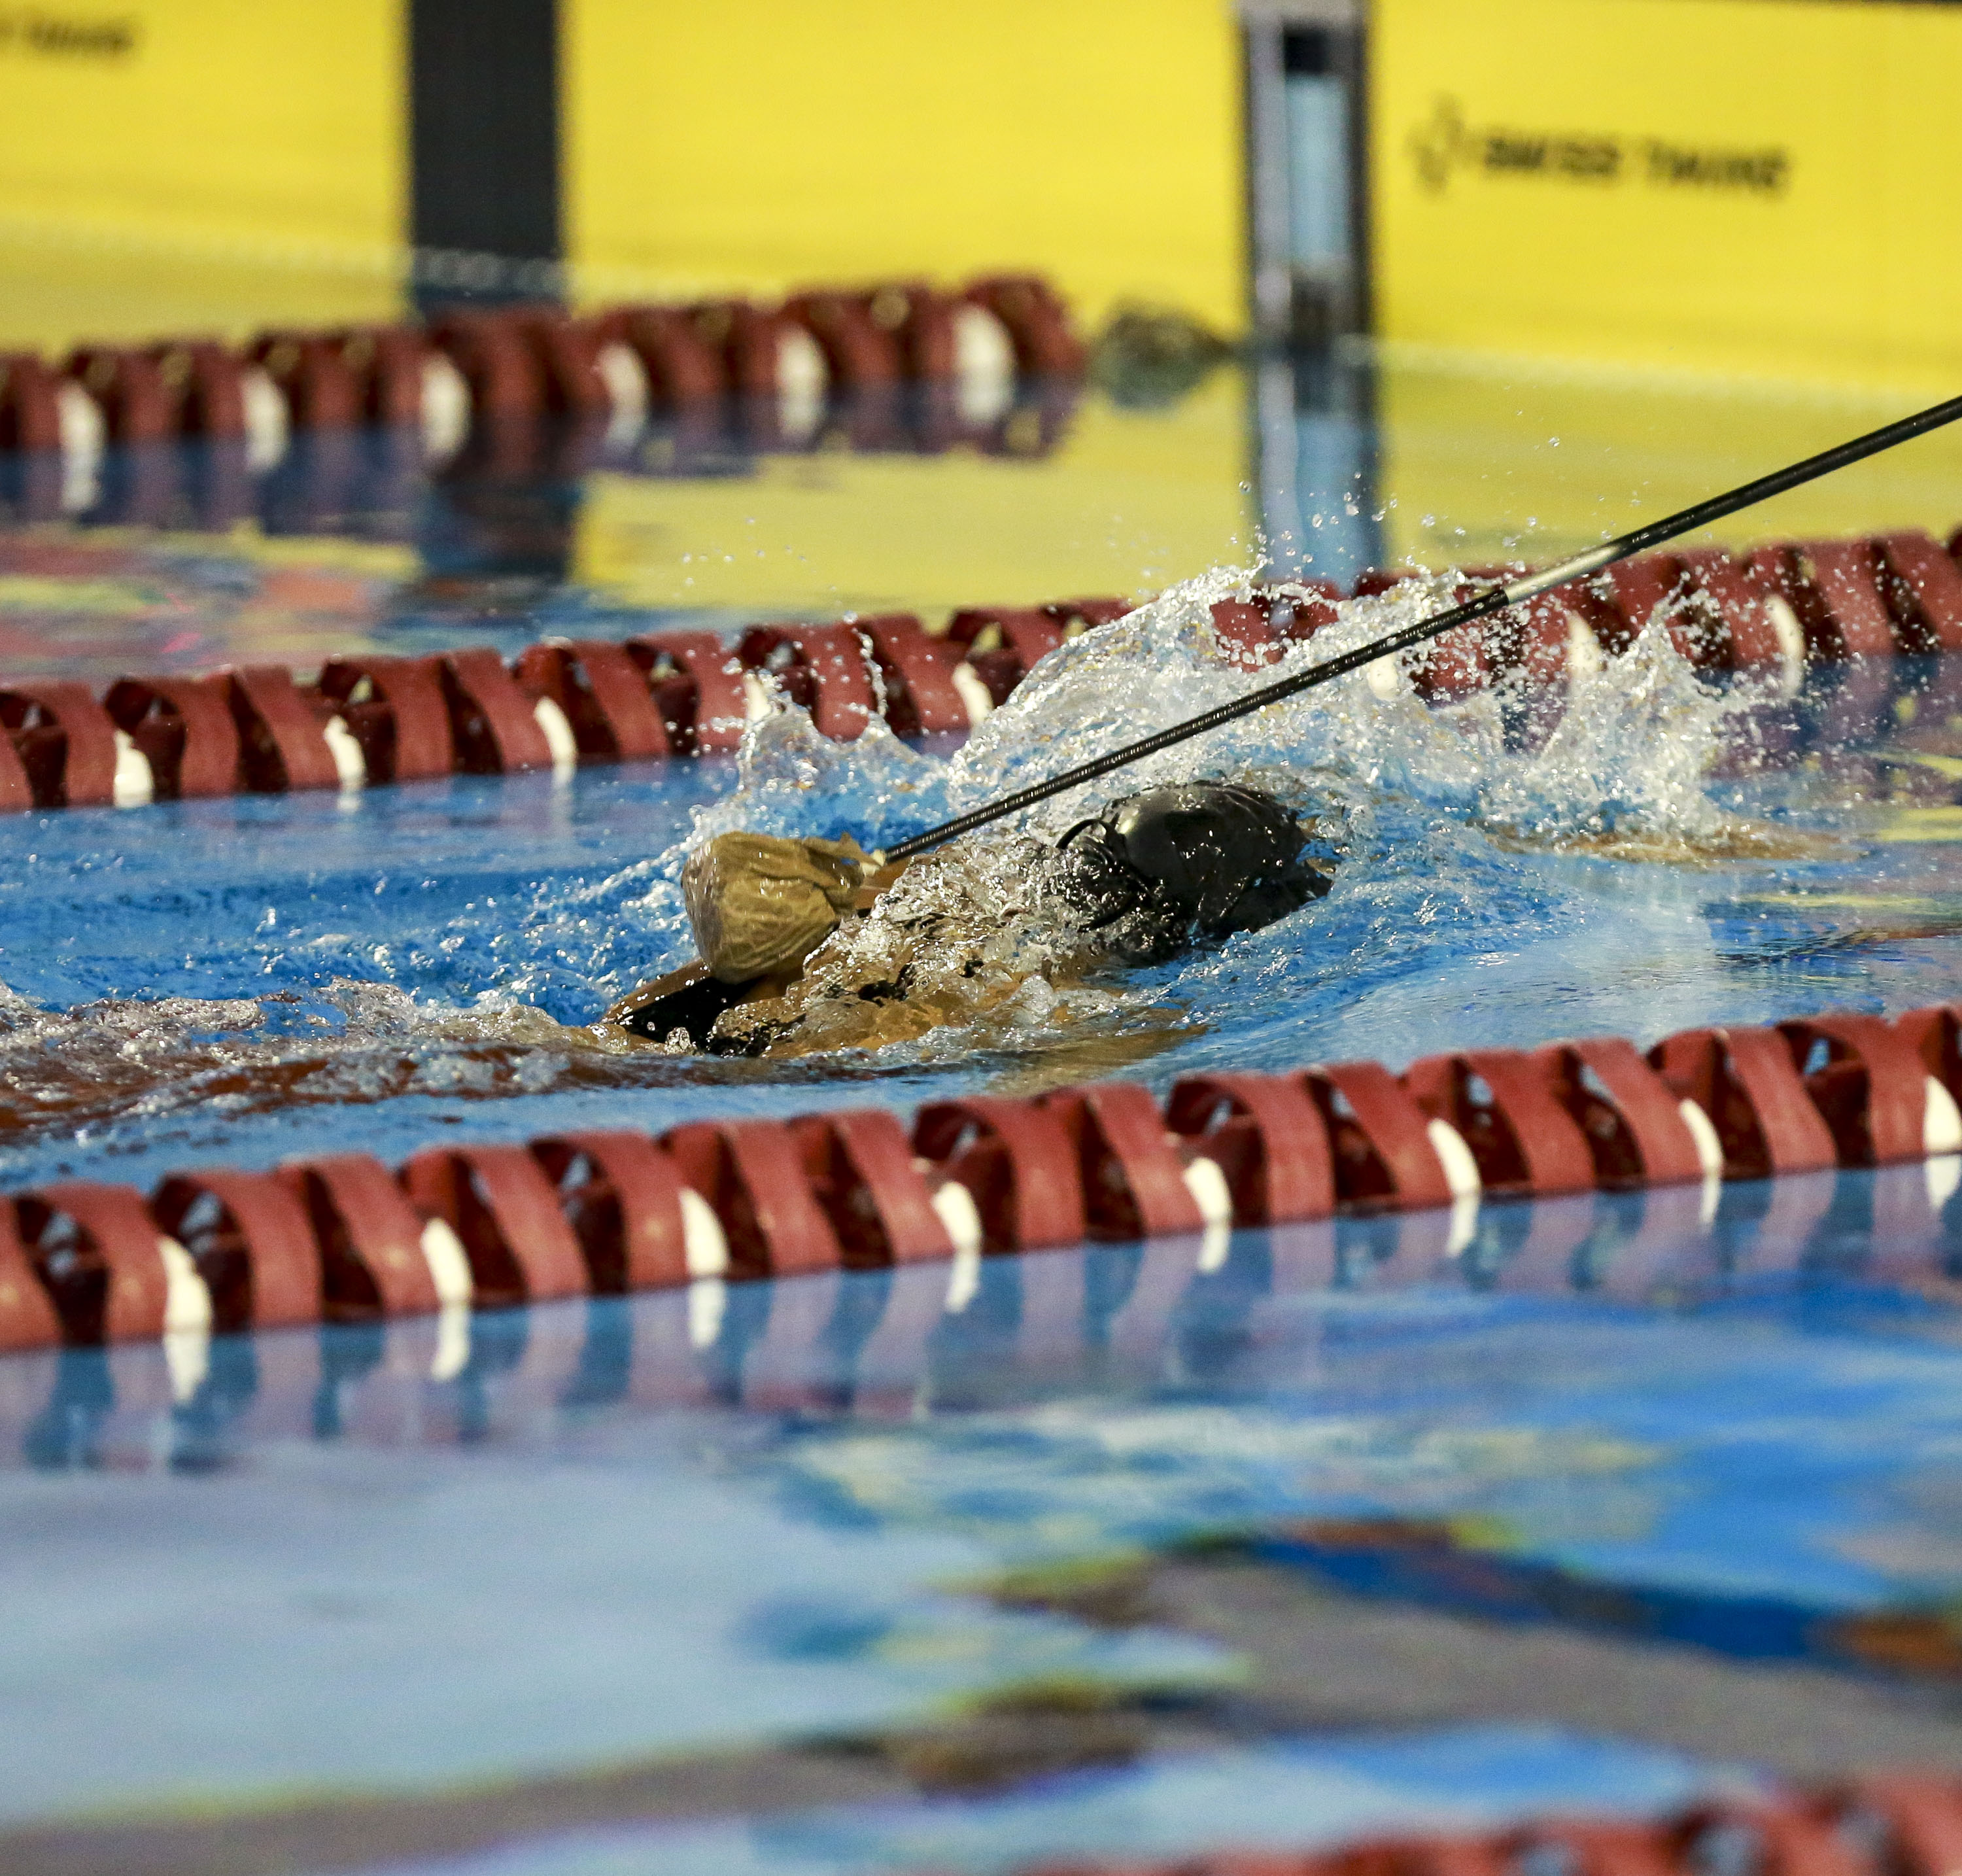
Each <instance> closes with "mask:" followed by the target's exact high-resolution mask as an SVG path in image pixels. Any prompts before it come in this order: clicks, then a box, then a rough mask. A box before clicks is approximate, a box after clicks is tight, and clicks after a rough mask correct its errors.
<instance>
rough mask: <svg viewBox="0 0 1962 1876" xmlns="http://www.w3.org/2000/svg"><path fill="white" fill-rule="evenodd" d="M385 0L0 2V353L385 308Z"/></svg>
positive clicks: (402, 141)
mask: <svg viewBox="0 0 1962 1876" xmlns="http://www.w3.org/2000/svg"><path fill="white" fill-rule="evenodd" d="M403 20H404V9H403V8H402V7H401V5H400V4H399V3H398V0H332V4H331V5H330V4H325V3H324V0H146V3H145V4H142V5H115V4H113V0H110V4H106V5H94V4H85V3H82V4H75V5H51V6H44V7H43V6H37V7H32V8H27V7H14V6H11V5H5V4H0V265H4V267H5V273H6V275H7V278H8V292H7V293H6V295H5V296H4V300H5V303H4V305H0V345H5V344H24V343H25V344H43V345H46V346H49V347H57V346H59V345H62V344H66V343H67V342H69V340H72V339H75V338H77V337H82V336H85V335H88V334H95V335H99V336H102V337H152V336H155V335H156V334H158V333H160V332H165V331H171V330H173V329H183V328H186V327H190V328H193V329H197V328H206V329H216V330H222V331H241V330H243V329H244V328H248V327H249V326H251V324H255V323H257V322H260V321H269V320H279V319H295V318H306V319H309V320H311V321H321V320H325V319H334V318H350V317H373V316H375V315H378V314H385V313H387V312H389V311H390V310H391V309H392V308H395V306H397V305H398V304H399V300H400V292H399V288H398V285H397V280H396V276H395V271H394V270H393V269H392V267H391V260H392V257H394V256H395V254H398V252H399V251H400V249H401V246H402V244H403V241H404V201H405V199H406V190H407V171H406V168H405V164H406V160H407V158H406V110H405V104H404V81H405V69H404V58H405V53H404V44H403Z"/></svg>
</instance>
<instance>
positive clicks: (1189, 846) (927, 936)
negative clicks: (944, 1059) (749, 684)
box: [606, 782, 1331, 1059]
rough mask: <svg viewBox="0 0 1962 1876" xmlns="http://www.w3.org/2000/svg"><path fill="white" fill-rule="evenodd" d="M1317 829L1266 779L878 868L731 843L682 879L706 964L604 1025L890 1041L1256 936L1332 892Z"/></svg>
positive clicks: (637, 998)
mask: <svg viewBox="0 0 1962 1876" xmlns="http://www.w3.org/2000/svg"><path fill="white" fill-rule="evenodd" d="M1316 831H1317V830H1316V829H1314V828H1313V827H1312V826H1303V825H1302V823H1300V822H1299V821H1297V820H1296V818H1295V817H1294V815H1293V813H1292V812H1291V811H1290V810H1289V809H1288V808H1287V807H1286V806H1285V805H1284V804H1283V803H1282V802H1280V801H1277V799H1276V798H1275V797H1273V796H1272V795H1270V794H1264V793H1262V792H1261V791H1260V790H1258V789H1257V788H1245V787H1241V786H1239V785H1232V784H1226V783H1219V782H1193V783H1188V784H1186V785H1182V786H1176V787H1170V788H1153V789H1151V790H1149V791H1146V793H1144V794H1135V795H1130V796H1127V797H1125V798H1124V799H1123V800H1122V801H1117V802H1115V803H1114V804H1112V805H1111V806H1110V807H1107V808H1106V809H1105V810H1104V812H1103V813H1101V814H1099V815H1098V816H1096V817H1094V818H1092V819H1090V820H1082V821H1079V822H1078V823H1076V825H1075V826H1073V827H1072V828H1071V829H1069V831H1068V832H1067V833H1065V834H1064V835H1063V836H1062V838H1061V839H1059V840H1057V841H1056V842H1053V843H1051V842H1047V841H1045V840H1043V839H1038V838H1037V837H1035V836H1030V835H1021V836H1010V837H1008V838H1006V839H998V840H995V841H992V842H957V843H954V844H953V845H949V846H947V847H945V848H943V849H940V850H939V851H938V852H934V853H931V854H928V855H925V856H924V857H923V858H919V859H917V860H914V861H909V862H907V863H906V864H903V865H900V866H882V865H880V864H879V863H878V860H877V856H876V855H867V854H865V853H864V852H862V851H861V849H859V847H858V845H857V844H856V842H853V841H851V840H849V839H845V840H816V839H804V840H788V839H776V838H774V837H772V836H765V835H759V834H741V833H737V834H723V835H721V836H718V837H717V839H714V840H713V841H711V842H710V843H709V844H708V846H706V847H705V848H703V849H701V851H699V852H697V853H695V854H694V855H692V856H691V857H690V858H689V861H688V864H687V865H686V866H685V868H683V870H682V891H683V893H684V895H685V898H686V900H687V903H688V910H689V924H690V925H692V928H693V929H694V932H695V941H696V943H697V944H698V947H699V948H700V954H701V961H700V962H699V963H698V964H692V965H690V966H689V967H687V968H685V969H684V970H679V971H674V972H671V973H669V974H668V975H667V976H663V977H660V978H657V979H656V980H654V981H653V983H647V984H644V985H643V986H641V988H640V989H637V990H635V991H634V992H632V993H631V995H630V996H626V997H624V998H622V999H621V1001H620V1002H618V1003H617V1004H615V1005H614V1007H613V1008H612V1009H611V1010H609V1012H607V1015H606V1021H608V1022H609V1023H610V1024H615V1025H616V1026H618V1027H621V1028H623V1029H625V1030H626V1031H628V1032H630V1033H631V1034H634V1035H636V1036H639V1037H644V1038H645V1039H646V1040H648V1041H650V1042H652V1043H657V1044H660V1046H662V1047H664V1048H666V1049H667V1050H670V1051H671V1052H673V1053H707V1054H710V1055H744V1056H769V1057H772V1058H779V1059H781V1058H783V1057H787V1056H802V1055H809V1054H812V1053H817V1052H819V1051H821V1050H823V1051H829V1050H839V1049H865V1048H879V1047H884V1046H885V1045H887V1044H888V1043H894V1042H901V1041H908V1040H912V1039H914V1038H915V1037H919V1036H922V1035H925V1034H927V1033H928V1031H931V1030H934V1029H936V1028H940V1027H944V1026H946V1025H948V1024H960V1023H967V1022H971V1021H975V1020H976V1019H978V1018H983V1017H985V1016H986V1015H988V1014H989V1013H990V1012H996V1011H1000V1010H1002V1009H1004V1008H1006V1007H1007V1006H1008V1005H1011V1003H1012V1002H1014V1000H1015V999H1017V998H1018V997H1021V996H1025V995H1026V994H1027V990H1028V987H1029V986H1031V983H1032V982H1034V981H1036V980H1039V981H1040V984H1041V985H1042V986H1046V987H1047V989H1049V990H1050V991H1054V990H1056V989H1067V988H1068V987H1069V986H1071V985H1072V984H1074V983H1080V982H1081V981H1082V980H1083V979H1084V977H1085V976H1086V975H1087V974H1088V973H1089V972H1091V971H1092V970H1095V969H1097V968H1098V967H1100V966H1102V965H1106V964H1110V963H1113V962H1116V963H1121V964H1160V963H1163V962H1164V961H1165V960H1168V959H1170V958H1172V957H1177V956H1178V954H1180V953H1181V952H1182V951H1187V950H1188V949H1190V948H1191V947H1193V945H1195V944H1203V943H1207V942H1213V941H1218V940H1219V939H1222V938H1227V937H1229V936H1230V935H1232V933H1234V932H1252V931H1257V930H1259V929H1260V928H1261V927H1263V926H1264V925H1272V924H1273V923H1274V922H1276V921H1277V920H1278V919H1284V918H1286V916H1288V914H1289V912H1294V911H1296V910H1298V909H1299V908H1300V907H1301V906H1304V905H1305V904H1306V903H1308V902H1309V900H1311V899H1318V898H1319V897H1321V896H1322V895H1323V894H1324V893H1326V892H1327V891H1328V888H1329V885H1330V884H1331V880H1330V876H1329V873H1328V871H1327V868H1326V865H1325V864H1318V863H1317V862H1316V861H1314V860H1312V859H1311V858H1309V856H1308V855H1307V854H1306V852H1305V848H1306V847H1307V846H1308V845H1309V842H1310V841H1311V840H1312V839H1314V838H1315V833H1316Z"/></svg>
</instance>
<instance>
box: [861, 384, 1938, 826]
mask: <svg viewBox="0 0 1962 1876" xmlns="http://www.w3.org/2000/svg"><path fill="white" fill-rule="evenodd" d="M1957 417H1962V398H1950V399H1948V401H1947V402H1946V403H1944V404H1935V405H1932V407H1930V408H1928V409H1927V410H1925V411H1916V413H1915V414H1913V415H1912V417H1901V418H1899V419H1898V420H1896V421H1895V422H1893V423H1884V424H1882V425H1881V427H1880V428H1879V429H1878V430H1869V431H1868V433H1866V435H1865V436H1855V438H1854V439H1852V441H1851V442H1850V443H1840V444H1839V445H1837V446H1836V447H1834V448H1833V449H1826V450H1822V451H1820V453H1819V454H1818V455H1816V456H1807V457H1806V458H1805V459H1804V461H1803V462H1794V463H1792V464H1791V465H1788V467H1786V468H1782V469H1775V470H1773V471H1772V473H1771V474H1770V475H1761V476H1759V477H1758V478H1756V480H1755V481H1749V482H1746V483H1743V484H1740V486H1739V487H1736V488H1734V489H1731V490H1730V491H1728V492H1727V493H1726V494H1721V495H1712V496H1711V497H1709V498H1708V500H1705V501H1700V502H1698V503H1695V505H1694V506H1693V507H1689V508H1685V509H1682V510H1679V511H1678V512H1677V513H1675V514H1673V515H1666V516H1663V519H1661V520H1660V521H1651V522H1650V523H1647V526H1644V527H1640V528H1636V529H1633V530H1631V532H1628V533H1627V534H1622V535H1616V536H1615V539H1613V540H1612V541H1605V542H1603V543H1602V544H1601V545H1600V546H1599V547H1592V548H1589V549H1588V550H1587V552H1586V553H1584V554H1575V555H1574V558H1572V559H1571V560H1566V561H1561V564H1559V565H1558V567H1546V568H1544V569H1543V570H1541V571H1540V572H1539V573H1536V574H1522V575H1521V576H1520V577H1519V578H1518V579H1517V580H1513V581H1511V582H1510V583H1507V584H1504V585H1500V586H1488V587H1487V588H1486V589H1485V590H1484V592H1483V593H1479V594H1478V595H1477V596H1475V597H1474V598H1472V599H1467V600H1465V602H1464V603H1463V604H1462V605H1460V606H1452V608H1451V609H1450V610H1449V612H1440V613H1437V614H1436V615H1434V616H1433V617H1432V618H1427V619H1420V620H1419V621H1418V622H1417V623H1416V624H1415V625H1406V626H1405V627H1404V628H1403V629H1402V630H1401V631H1395V632H1391V633H1388V634H1386V635H1385V636H1384V637H1383V638H1378V639H1376V640H1373V641H1372V642H1371V643H1369V644H1366V645H1358V646H1357V647H1356V649H1355V650H1353V651H1345V652H1344V653H1343V654H1342V655H1341V656H1340V657H1336V658H1331V659H1329V660H1328V661H1327V663H1323V664H1316V665H1311V666H1309V668H1308V670H1305V671H1297V672H1296V673H1295V674H1294V675H1293V676H1292V677H1284V678H1281V679H1277V681H1276V682H1273V683H1272V684H1269V685H1267V686H1264V687H1263V688H1262V689H1259V690H1257V691H1249V692H1248V693H1247V695H1245V696H1244V697H1239V698H1235V699H1234V701H1233V702H1231V703H1229V704H1219V705H1215V706H1214V707H1213V708H1212V709H1210V710H1206V711H1201V712H1200V714H1198V715H1197V716H1196V717H1190V718H1188V719H1187V721H1185V722H1184V723H1175V724H1173V725H1172V726H1171V727H1170V728H1169V729H1165V730H1158V731H1157V732H1156V733H1154V734H1152V735H1151V736H1148V737H1142V738H1141V739H1140V740H1139V741H1137V742H1136V743H1126V744H1125V745H1124V746H1123V748H1121V749H1112V750H1111V751H1110V753H1109V754H1108V755H1104V756H1097V757H1096V758H1094V759H1093V760H1091V761H1090V762H1082V763H1079V764H1078V765H1077V766H1076V767H1075V768H1074V769H1065V770H1064V771H1063V772H1062V774H1061V775H1052V776H1050V778H1049V779H1048V780H1047V781H1032V782H1031V783H1030V784H1029V785H1028V786H1027V788H1017V789H1015V791H1012V792H1011V793H1010V794H1005V795H1003V796H1002V797H1000V798H999V800H997V801H990V802H989V803H987V804H986V805H985V806H983V807H977V808H970V810H968V811H967V813H965V814H958V815H956V816H955V817H954V819H953V820H951V821H948V822H947V823H945V825H944V826H939V827H934V828H930V829H928V831H927V832H926V833H923V834H915V835H914V836H912V839H909V840H902V841H900V842H899V843H898V844H897V845H894V846H891V847H888V848H887V849H886V858H887V859H888V860H909V859H911V858H912V857H913V856H914V855H915V854H921V853H925V852H928V850H929V849H931V848H934V847H938V846H939V845H941V844H942V843H943V842H946V841H949V840H953V839H957V837H958V836H960V835H962V834H967V833H973V831H974V829H976V828H977V827H985V826H987V825H988V823H989V822H990V821H998V820H1002V819H1003V818H1004V817H1006V816H1008V815H1010V814H1018V813H1021V810H1023V809H1024V808H1025V807H1034V806H1035V804H1037V802H1038V801H1047V800H1049V799H1050V797H1051V796H1052V795H1057V794H1063V793H1065V792H1066V791H1068V790H1069V789H1071V788H1081V787H1082V785H1083V784H1084V783H1085V782H1086V781H1097V780H1098V778H1100V777H1102V776H1104V775H1110V773H1112V772H1113V771H1114V770H1116V769H1122V768H1123V767H1125V766H1126V765H1127V764H1129V763H1131V762H1139V761H1142V759H1144V758H1145V757H1146V756H1155V755H1156V754H1157V753H1158V751H1159V750H1161V749H1171V748H1174V747H1175V746H1177V745H1178V744H1179V743H1184V742H1187V741H1188V740H1190V739H1191V738H1192V737H1195V736H1203V735H1205V733H1206V731H1207V730H1216V729H1218V728H1219V726H1220V725H1221V724H1225V723H1232V722H1234V721H1237V720H1238V718H1240V717H1251V715H1252V714H1254V711H1257V710H1264V709H1265V708H1267V705H1270V704H1277V703H1280V702H1283V700H1284V699H1285V698H1289V697H1299V695H1301V694H1302V692H1303V691H1311V690H1313V689H1315V686H1317V685H1318V684H1327V683H1329V682H1331V681H1332V680H1334V679H1336V678H1338V677H1344V676H1347V674H1348V673H1350V672H1351V671H1356V670H1361V668H1362V667H1363V666H1364V665H1366V664H1374V663H1376V660H1378V659H1379V658H1387V657H1393V656H1394V655H1395V654H1396V653H1398V652H1399V651H1408V650H1410V649H1411V647H1412V646H1413V645H1420V644H1424V642H1425V641H1426V640H1427V639H1431V638H1436V637H1437V635H1438V634H1440V632H1448V631H1450V630H1451V629H1452V628H1453V627H1454V626H1457V625H1469V624H1470V623H1471V622H1472V620H1474V619H1479V618H1489V617H1490V616H1491V615H1492V614H1493V613H1494V612H1503V611H1504V610H1505V609H1506V608H1507V606H1516V605H1518V604H1519V602H1520V601H1521V600H1523V599H1532V597H1533V596H1535V594H1538V593H1548V592H1551V590H1553V588H1555V586H1565V585H1567V583H1568V582H1569V581H1570V580H1584V579H1585V578H1586V577H1587V576H1588V575H1589V574H1596V573H1599V571H1600V570H1601V569H1602V568H1603V567H1612V566H1613V565H1614V564H1615V562H1616V561H1622V560H1626V559H1628V557H1629V556H1630V555H1631V554H1639V553H1641V551H1643V550H1644V548H1651V547H1655V546H1658V545H1660V544H1661V543H1662V542H1664V541H1672V540H1674V539H1676V536H1677V535H1682V534H1688V533H1690V532H1692V531H1693V530H1694V529H1698V528H1701V527H1705V526H1708V524H1709V523H1711V522H1713V521H1721V520H1722V519H1724V516H1727V515H1734V514H1735V513H1737V511H1738V510H1739V509H1740V508H1749V507H1751V506H1752V505H1753V503H1756V502H1761V501H1764V500H1767V499H1769V497H1772V496H1773V495H1781V494H1784V493H1785V491H1786V490H1787V489H1788V488H1797V487H1801V485H1802V484H1804V483H1807V482H1811V481H1817V480H1818V478H1820V476H1822V475H1831V474H1832V473H1833V471H1834V470H1835V469H1843V468H1845V467H1846V466H1847V465H1848V464H1849V463H1853V462H1859V461H1861V459H1863V458H1865V457H1867V456H1874V455H1879V454H1880V452H1881V451H1882V450H1884V449H1893V447H1894V446H1895V445H1896V443H1906V441H1907V440H1908V439H1909V438H1910V437H1913V436H1922V435H1924V434H1925V433H1926V432H1928V431H1929V430H1939V429H1941V427H1942V426H1943V425H1944V423H1954V421H1955V420H1956V419H1957Z"/></svg>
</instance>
